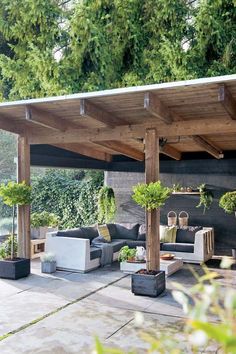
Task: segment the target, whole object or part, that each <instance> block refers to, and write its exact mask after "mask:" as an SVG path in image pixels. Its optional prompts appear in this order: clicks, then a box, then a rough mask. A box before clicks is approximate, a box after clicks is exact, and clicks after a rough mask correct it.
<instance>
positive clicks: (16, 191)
mask: <svg viewBox="0 0 236 354" xmlns="http://www.w3.org/2000/svg"><path fill="white" fill-rule="evenodd" d="M0 196H1V197H2V199H3V202H4V203H5V204H6V205H8V206H10V207H12V234H11V235H10V238H9V239H8V240H7V241H6V242H5V243H4V244H3V245H2V247H1V252H0V253H1V256H2V259H1V260H0V278H5V279H14V280H15V279H19V278H23V277H26V276H28V275H29V274H30V259H26V258H19V257H17V256H16V251H17V245H16V241H15V217H16V206H17V205H29V204H30V203H31V187H30V186H28V185H26V183H25V182H21V183H16V182H8V184H6V185H5V184H2V185H1V186H0Z"/></svg>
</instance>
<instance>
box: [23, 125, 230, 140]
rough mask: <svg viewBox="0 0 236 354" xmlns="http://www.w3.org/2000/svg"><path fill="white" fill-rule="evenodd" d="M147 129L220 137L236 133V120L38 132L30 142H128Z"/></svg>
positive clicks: (174, 134) (143, 133)
mask: <svg viewBox="0 0 236 354" xmlns="http://www.w3.org/2000/svg"><path fill="white" fill-rule="evenodd" d="M147 128H154V129H158V134H159V136H165V137H171V136H182V135H184V136H192V135H207V134H218V133H219V132H220V133H221V134H226V133H236V121H234V120H232V119H225V120H223V119H209V120H204V119H201V120H191V121H181V122H173V123H172V124H171V125H168V126H167V125H166V124H154V123H152V124H150V123H146V124H137V125H126V126H119V127H118V126H117V127H116V129H111V128H101V129H94V128H93V129H68V130H67V131H66V132H64V133H62V132H54V131H51V132H50V133H49V132H46V133H45V134H42V133H37V131H35V132H33V133H31V134H30V135H29V142H30V143H31V144H54V143H56V144H57V143H78V142H79V143H81V142H86V141H88V142H89V141H106V140H118V141H126V140H127V139H136V138H143V137H144V135H145V129H147Z"/></svg>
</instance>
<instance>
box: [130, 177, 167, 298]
mask: <svg viewBox="0 0 236 354" xmlns="http://www.w3.org/2000/svg"><path fill="white" fill-rule="evenodd" d="M133 192H134V194H133V196H132V198H133V200H134V201H135V202H136V203H137V204H138V205H140V206H141V207H142V208H145V209H146V211H147V220H149V219H150V216H151V213H153V212H154V211H155V212H156V211H157V209H159V208H160V207H162V206H163V205H164V204H165V202H166V200H167V199H168V198H169V197H170V195H171V192H172V189H171V188H168V187H165V186H163V185H162V183H161V182H160V181H157V182H151V183H148V184H146V183H141V184H138V185H137V186H135V187H134V188H133ZM148 238H149V237H146V240H147V241H146V251H147V254H146V259H147V265H146V268H147V269H141V270H139V271H138V272H136V273H135V274H132V292H133V293H134V294H135V295H147V296H153V297H156V296H158V295H159V294H161V293H162V292H163V291H164V290H165V272H163V271H160V269H150V266H149V265H150V261H151V259H149V258H150V242H148Z"/></svg>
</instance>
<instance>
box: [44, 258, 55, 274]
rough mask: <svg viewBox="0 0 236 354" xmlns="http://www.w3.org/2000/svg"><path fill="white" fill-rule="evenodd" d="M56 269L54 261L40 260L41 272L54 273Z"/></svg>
mask: <svg viewBox="0 0 236 354" xmlns="http://www.w3.org/2000/svg"><path fill="white" fill-rule="evenodd" d="M56 270H57V263H56V261H54V262H42V263H41V271H42V273H55V271H56Z"/></svg>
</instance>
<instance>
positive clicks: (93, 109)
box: [80, 99, 127, 128]
mask: <svg viewBox="0 0 236 354" xmlns="http://www.w3.org/2000/svg"><path fill="white" fill-rule="evenodd" d="M80 115H81V116H82V117H86V118H92V119H95V120H97V121H99V122H101V123H103V124H104V125H105V126H107V127H111V128H113V127H115V126H116V125H125V124H127V122H126V121H125V120H124V119H120V118H118V117H116V116H115V115H114V114H113V113H109V112H107V111H106V110H104V109H101V108H99V107H98V106H96V105H95V104H93V103H91V102H89V101H88V100H84V99H82V100H80Z"/></svg>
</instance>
